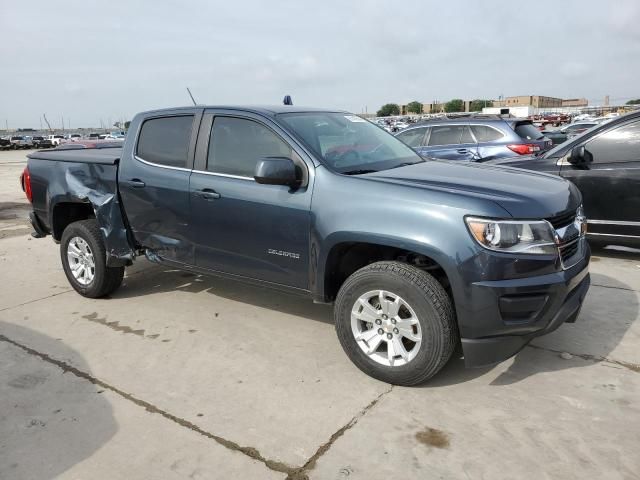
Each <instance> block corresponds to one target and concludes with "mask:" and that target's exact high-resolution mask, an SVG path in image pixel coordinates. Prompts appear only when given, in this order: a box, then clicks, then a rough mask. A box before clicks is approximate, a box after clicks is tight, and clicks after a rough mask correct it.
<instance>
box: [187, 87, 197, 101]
mask: <svg viewBox="0 0 640 480" xmlns="http://www.w3.org/2000/svg"><path fill="white" fill-rule="evenodd" d="M187 93H188V94H189V96H190V97H191V101H192V102H193V104H194V105H197V103H196V101H195V100H194V98H193V95H191V90H189V87H187Z"/></svg>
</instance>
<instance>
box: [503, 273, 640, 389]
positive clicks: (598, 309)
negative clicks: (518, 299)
mask: <svg viewBox="0 0 640 480" xmlns="http://www.w3.org/2000/svg"><path fill="white" fill-rule="evenodd" d="M591 281H592V283H599V284H606V285H609V286H608V287H596V286H593V285H592V286H591V288H590V290H589V293H588V294H587V298H586V299H585V303H584V305H583V308H582V310H581V312H580V315H579V316H578V319H577V320H576V322H575V323H568V324H564V325H561V326H560V328H558V329H557V330H556V331H555V332H552V333H550V334H548V335H546V336H543V337H538V338H536V339H534V340H533V341H532V342H531V347H526V348H525V349H524V350H522V351H521V352H520V353H518V354H517V355H516V356H515V358H514V361H513V363H512V364H511V365H510V366H509V368H508V369H507V370H506V371H505V372H504V373H502V374H501V375H500V376H499V377H498V378H496V379H495V380H494V381H493V382H492V385H509V384H512V383H516V382H518V381H520V380H523V379H525V378H527V377H530V376H532V375H535V374H537V373H542V372H553V371H558V370H564V369H568V368H579V367H581V366H588V365H590V364H591V362H592V361H595V362H599V361H602V360H603V359H605V358H609V357H610V354H611V352H613V351H614V350H615V349H616V347H617V346H618V345H619V344H620V342H621V341H622V339H623V337H624V336H625V334H626V333H627V331H628V330H629V328H630V327H631V325H632V324H633V322H635V321H636V320H637V318H638V311H639V306H638V294H637V292H635V291H633V290H632V289H631V288H630V287H629V286H628V285H627V284H626V283H624V282H622V281H620V280H617V279H614V278H612V277H608V276H606V275H601V274H593V275H592V279H591ZM532 347H533V348H537V349H541V350H548V351H551V352H552V353H554V354H555V355H554V356H553V357H552V358H551V359H550V360H545V362H542V363H541V362H537V363H535V364H532V362H531V361H532V355H531V348H532ZM561 353H569V354H571V355H572V356H578V357H579V358H582V359H584V360H589V362H584V361H580V362H574V361H569V360H567V359H565V358H562V357H561V356H560V355H561Z"/></svg>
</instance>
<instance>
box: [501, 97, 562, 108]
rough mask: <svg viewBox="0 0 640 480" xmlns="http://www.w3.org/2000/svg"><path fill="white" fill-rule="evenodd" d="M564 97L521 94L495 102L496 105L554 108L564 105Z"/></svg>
mask: <svg viewBox="0 0 640 480" xmlns="http://www.w3.org/2000/svg"><path fill="white" fill-rule="evenodd" d="M562 101H563V100H562V99H561V98H556V97H544V96H542V95H520V96H517V97H506V98H504V99H502V100H496V101H495V102H493V106H494V107H526V106H532V107H536V108H554V107H562Z"/></svg>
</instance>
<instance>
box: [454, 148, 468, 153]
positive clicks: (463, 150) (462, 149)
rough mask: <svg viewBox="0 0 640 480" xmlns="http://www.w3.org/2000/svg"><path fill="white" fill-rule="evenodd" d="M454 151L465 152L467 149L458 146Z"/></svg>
mask: <svg viewBox="0 0 640 480" xmlns="http://www.w3.org/2000/svg"><path fill="white" fill-rule="evenodd" d="M456 152H458V153H467V149H466V148H459V149H457V150H456Z"/></svg>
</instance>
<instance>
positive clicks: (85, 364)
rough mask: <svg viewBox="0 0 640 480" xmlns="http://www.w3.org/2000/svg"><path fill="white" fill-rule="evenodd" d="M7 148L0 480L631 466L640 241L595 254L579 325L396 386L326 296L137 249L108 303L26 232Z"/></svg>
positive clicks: (560, 471) (637, 424) (586, 471)
mask: <svg viewBox="0 0 640 480" xmlns="http://www.w3.org/2000/svg"><path fill="white" fill-rule="evenodd" d="M23 159H24V152H0V478H1V479H11V480H13V479H25V480H26V479H28V480H33V479H49V478H63V479H81V478H91V479H116V478H123V479H128V480H135V479H149V478H157V479H160V478H162V479H165V478H166V479H173V478H175V479H178V478H201V479H217V478H220V479H228V478H250V479H254V478H255V479H262V478H265V479H269V478H280V479H284V478H286V477H289V478H298V479H299V478H304V477H305V476H308V477H309V478H311V479H346V478H355V479H387V478H424V479H431V478H434V479H435V478H438V479H458V478H461V479H480V478H486V479H503V478H504V479H514V478H518V479H552V478H553V479H555V478H563V479H585V478H599V479H632V478H638V475H639V474H638V472H640V455H638V451H639V449H640V403H639V398H640V348H639V347H640V322H638V321H637V320H638V316H639V313H638V311H639V303H640V296H639V295H640V294H639V292H640V255H638V254H634V253H628V252H626V253H625V252H616V251H613V250H598V251H596V252H595V254H596V255H595V256H594V258H593V263H592V267H591V270H592V287H591V290H590V291H589V294H588V297H587V299H586V303H585V306H584V308H583V311H582V314H581V316H580V318H579V319H578V321H577V322H576V323H575V324H566V325H563V326H562V327H561V328H560V329H559V330H557V331H556V332H554V333H552V334H550V335H548V336H546V337H542V338H539V339H537V340H535V341H534V342H533V344H532V345H531V346H530V347H527V348H525V349H524V350H523V351H522V352H521V353H520V354H518V355H517V356H516V357H515V358H513V359H511V360H509V361H506V362H504V363H502V364H500V365H497V366H495V367H492V368H483V369H475V370H466V369H465V368H464V367H463V364H462V360H461V359H460V358H454V359H452V361H451V362H450V363H449V364H448V365H447V367H445V369H444V370H443V371H442V372H441V373H440V374H439V375H438V376H437V377H436V378H434V379H433V380H432V381H431V382H429V383H428V384H426V385H424V386H423V387H420V388H400V387H390V386H389V385H386V384H383V383H380V382H378V381H376V380H373V379H371V378H369V377H367V376H365V375H364V374H362V373H361V372H360V371H359V370H357V369H356V368H355V367H354V366H353V365H352V364H351V363H350V362H349V360H348V359H347V358H346V356H345V355H344V354H343V352H342V350H341V349H340V346H339V344H338V341H337V339H336V336H335V333H334V330H333V326H332V321H331V309H330V308H329V307H327V306H320V305H314V304H313V303H311V302H309V301H306V300H305V299H300V298H296V297H292V296H289V295H286V294H282V293H278V292H274V291H270V290H265V289H260V288H254V287H250V286H246V285H242V284H239V283H233V282H230V281H228V280H220V279H215V278H206V277H200V276H194V275H191V274H188V273H184V272H180V271H176V270H171V269H167V268H161V267H158V266H154V265H151V264H148V263H146V262H145V261H140V262H138V263H137V264H136V265H135V267H133V268H130V269H128V271H127V276H126V279H125V282H124V285H123V287H122V288H121V289H120V290H118V291H117V292H116V293H115V294H113V295H112V296H111V297H110V298H108V299H102V300H88V299H84V298H82V297H81V296H79V295H78V294H76V293H75V292H74V291H72V289H71V288H70V286H69V284H68V283H67V281H66V279H65V277H64V274H63V272H62V268H61V267H60V259H59V254H58V248H57V246H56V245H55V244H54V243H53V242H52V241H51V239H50V238H47V239H41V240H36V239H32V238H31V237H29V236H28V232H29V229H28V227H27V226H26V221H25V220H24V217H25V214H26V212H27V211H28V205H27V204H26V203H25V200H24V195H23V194H22V192H21V191H20V188H19V186H18V183H17V177H18V175H19V173H20V171H21V170H22V168H24V161H23Z"/></svg>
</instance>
